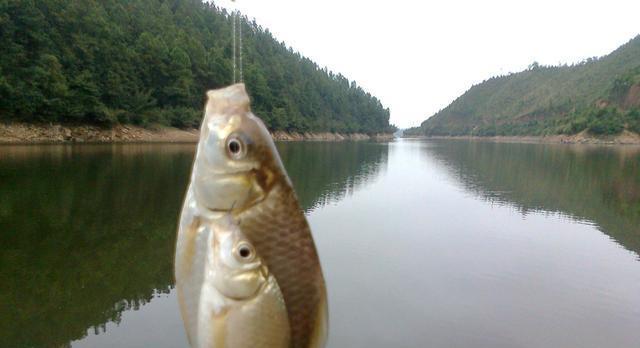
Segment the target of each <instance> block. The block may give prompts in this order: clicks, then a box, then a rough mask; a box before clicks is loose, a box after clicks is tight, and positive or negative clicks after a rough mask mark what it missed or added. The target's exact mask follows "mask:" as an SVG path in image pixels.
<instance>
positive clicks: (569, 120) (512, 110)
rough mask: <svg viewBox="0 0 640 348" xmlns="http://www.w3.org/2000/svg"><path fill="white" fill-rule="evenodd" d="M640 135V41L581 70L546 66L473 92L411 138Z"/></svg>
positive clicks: (579, 67)
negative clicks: (582, 134)
mask: <svg viewBox="0 0 640 348" xmlns="http://www.w3.org/2000/svg"><path fill="white" fill-rule="evenodd" d="M624 129H627V130H629V131H633V132H637V133H640V36H637V37H635V38H634V39H632V40H631V41H629V42H628V43H626V44H624V45H623V46H621V47H620V48H618V49H617V50H615V51H614V52H612V53H611V54H609V55H607V56H604V57H602V58H598V59H593V58H591V59H587V60H585V61H583V62H582V63H580V64H576V65H570V66H569V65H563V66H540V65H538V64H537V63H533V64H532V65H531V66H530V67H529V69H527V70H525V71H522V72H519V73H514V74H510V75H507V76H499V77H493V78H491V79H489V80H487V81H484V82H482V83H480V84H478V85H475V86H473V87H471V88H470V89H469V90H468V91H467V92H466V93H464V94H463V95H462V96H460V97H459V98H458V99H456V100H455V101H454V102H453V103H451V104H450V105H449V106H447V107H446V108H444V109H442V110H441V111H439V112H438V113H436V114H435V115H433V116H432V117H430V118H429V119H427V120H426V121H424V122H423V123H422V125H421V126H420V127H419V128H414V129H412V130H410V131H409V132H408V133H409V134H426V135H478V136H494V135H550V134H576V133H580V132H583V131H587V132H589V133H591V134H594V135H600V134H618V133H620V132H622V131H623V130H624Z"/></svg>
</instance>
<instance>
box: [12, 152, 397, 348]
mask: <svg viewBox="0 0 640 348" xmlns="http://www.w3.org/2000/svg"><path fill="white" fill-rule="evenodd" d="M279 148H280V151H281V152H282V157H283V161H284V163H285V166H286V167H287V169H288V170H289V173H290V176H291V178H292V180H293V182H294V185H295V186H296V190H297V192H298V194H299V196H300V200H301V203H302V205H303V207H304V209H306V210H310V209H313V208H314V207H317V206H320V205H322V204H326V203H327V202H331V201H334V200H337V199H340V197H344V196H345V195H347V194H349V192H353V190H355V189H357V188H358V187H360V186H361V185H364V184H365V183H366V182H367V181H369V180H371V179H373V178H374V177H375V176H376V174H377V173H378V171H380V170H381V168H383V167H384V165H385V164H386V158H387V151H388V150H387V147H386V146H385V145H379V144H367V143H343V144H341V145H340V146H337V145H336V144H326V143H314V144H279ZM193 149H194V146H193V145H113V146H102V145H100V146H98V145H95V146H45V147H39V146H10V147H9V146H7V147H0V245H1V248H0V281H1V283H2V288H3V289H2V291H0V347H51V346H65V345H67V344H68V343H69V342H70V341H73V340H77V339H79V338H82V337H84V336H85V335H86V332H87V329H88V328H94V330H96V332H98V331H100V330H105V327H106V326H105V323H107V322H116V323H117V322H119V321H120V319H121V316H122V313H123V312H124V311H126V310H130V309H138V308H140V307H141V306H142V305H144V304H146V303H147V302H149V301H150V300H151V299H153V298H154V296H157V295H158V294H162V293H168V292H169V291H170V290H171V288H172V285H173V275H172V274H173V248H174V238H175V226H176V220H177V215H178V212H179V208H180V204H181V200H182V196H183V194H184V190H185V187H186V184H187V182H188V175H189V169H190V166H191V161H192V158H193ZM177 330H181V328H177Z"/></svg>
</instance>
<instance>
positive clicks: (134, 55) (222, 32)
mask: <svg viewBox="0 0 640 348" xmlns="http://www.w3.org/2000/svg"><path fill="white" fill-rule="evenodd" d="M242 27H243V45H244V47H243V60H244V81H245V83H246V84H247V87H248V89H249V92H250V94H251V96H252V98H253V100H252V102H253V108H254V111H255V112H256V114H258V115H260V116H261V117H262V118H263V119H264V120H265V122H266V124H267V126H268V127H269V128H270V129H271V130H285V131H298V132H304V131H330V132H343V133H355V132H360V133H379V132H386V131H390V128H389V127H390V126H389V110H388V109H387V108H385V107H384V106H383V105H382V104H381V103H380V101H379V100H378V99H377V98H375V97H374V96H372V95H370V94H369V93H367V92H366V91H364V90H363V89H362V88H360V87H358V86H357V84H356V83H355V82H352V81H349V80H348V79H347V78H345V77H344V76H342V75H340V74H334V73H332V72H330V71H327V70H326V69H322V68H320V67H319V66H318V65H317V64H315V63H314V62H312V61H311V60H309V59H307V58H305V57H303V56H301V55H300V54H299V53H297V52H295V51H293V50H292V49H291V48H289V47H287V46H286V45H285V44H284V43H282V42H278V41H277V40H276V39H275V38H274V37H273V36H272V35H271V34H270V32H269V31H268V30H267V29H264V28H262V27H260V26H259V25H257V24H256V23H255V22H253V21H249V20H247V18H243V19H242ZM231 42H232V41H231V18H230V15H229V13H227V12H226V11H225V10H223V9H220V8H218V7H216V6H215V5H214V4H211V3H204V2H203V1H201V0H171V1H170V0H136V1H130V0H101V1H98V0H37V1H36V0H8V1H1V2H0V121H4V122H8V121H17V122H27V123H33V122H37V123H72V124H99V125H114V124H118V123H119V124H134V125H142V126H146V125H152V124H160V125H171V126H175V127H194V126H197V125H198V122H199V121H200V118H201V112H202V104H203V98H204V92H205V91H206V90H207V89H211V88H217V87H221V86H224V85H227V84H230V83H231V82H232V61H231V58H232V43H231Z"/></svg>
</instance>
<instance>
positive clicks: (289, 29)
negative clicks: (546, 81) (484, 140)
mask: <svg viewBox="0 0 640 348" xmlns="http://www.w3.org/2000/svg"><path fill="white" fill-rule="evenodd" d="M214 2H215V3H216V4H218V5H220V6H224V7H229V6H236V7H237V8H238V9H240V10H241V11H242V12H243V13H244V14H245V15H247V16H249V17H250V18H255V19H256V22H257V23H258V24H260V25H262V26H263V27H265V28H268V29H269V30H270V31H271V32H272V33H273V34H274V36H275V37H276V38H277V39H279V40H281V41H285V43H286V44H287V45H289V46H291V47H292V48H293V49H295V50H297V51H299V52H300V53H302V54H303V55H304V56H307V57H309V58H311V59H312V60H314V61H315V62H317V63H318V64H319V65H320V66H326V67H328V68H329V69H330V70H333V71H334V72H336V73H342V74H343V75H345V76H346V77H347V78H349V79H351V80H355V81H356V82H357V83H358V84H359V85H360V86H362V87H363V88H364V89H365V90H367V91H368V92H370V93H371V94H373V95H375V96H376V97H378V98H379V99H380V100H381V101H382V103H383V105H385V106H387V107H389V108H390V109H391V122H392V123H394V124H396V125H397V126H399V127H401V128H405V127H409V126H417V125H419V124H420V122H422V121H423V120H424V119H426V118H427V117H429V116H431V115H433V114H434V113H435V112H437V111H438V110H440V109H442V108H443V107H445V106H447V105H448V104H449V103H451V102H452V101H453V100H454V99H455V98H457V97H458V96H459V95H461V94H462V93H464V92H465V91H466V90H467V89H469V87H471V86H472V85H474V84H477V83H479V82H482V81H483V80H485V79H487V78H489V77H491V76H494V75H500V74H506V73H509V72H515V71H520V70H523V69H525V68H526V67H527V66H528V65H529V64H531V63H532V62H533V61H538V62H539V63H541V64H546V65H548V64H554V65H555V64H559V63H572V62H579V61H581V60H583V59H584V58H587V57H594V56H602V55H605V54H607V53H609V52H611V51H612V50H614V49H615V48H617V47H618V46H620V45H622V44H623V43H625V42H627V41H628V40H630V39H631V38H633V37H634V36H636V35H638V34H640V20H639V18H640V1H638V0H628V1H620V0H607V1H598V2H590V1H586V0H581V1H580V0H571V1H562V0H536V1H527V2H524V1H517V0H511V1H497V0H475V1H462V0H443V1H429V2H427V1H415V0H413V1H408V0H395V1H375V0H368V1H364V0H351V1H350V0H323V1H318V0H317V1H305V0H237V2H236V3H235V4H234V3H232V2H231V1H230V0H219V1H214Z"/></svg>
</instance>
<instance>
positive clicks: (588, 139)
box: [405, 130, 640, 145]
mask: <svg viewBox="0 0 640 348" xmlns="http://www.w3.org/2000/svg"><path fill="white" fill-rule="evenodd" d="M405 138H408V139H410V138H422V139H463V140H474V141H489V142H498V143H528V144H532V143H534V144H535V143H541V144H586V145H588V144H592V145H640V134H636V133H633V132H629V131H626V130H625V131H623V132H622V133H620V134H618V135H609V136H594V135H591V134H589V133H587V132H586V131H584V132H581V133H578V134H573V135H567V134H556V135H546V136H530V135H522V136H492V137H490V136H471V135H463V136H415V137H413V136H406V137H405Z"/></svg>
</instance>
